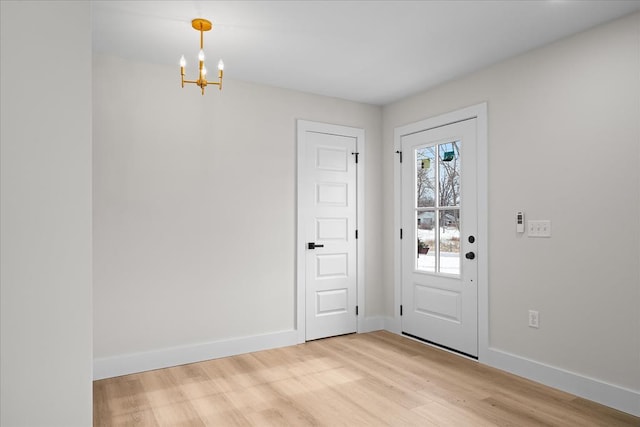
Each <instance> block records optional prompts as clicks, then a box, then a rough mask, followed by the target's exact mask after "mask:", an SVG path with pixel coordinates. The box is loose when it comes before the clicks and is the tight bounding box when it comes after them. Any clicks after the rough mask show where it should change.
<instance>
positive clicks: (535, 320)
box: [529, 310, 540, 328]
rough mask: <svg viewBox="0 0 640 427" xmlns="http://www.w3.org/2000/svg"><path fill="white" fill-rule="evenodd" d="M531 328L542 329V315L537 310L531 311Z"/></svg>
mask: <svg viewBox="0 0 640 427" xmlns="http://www.w3.org/2000/svg"><path fill="white" fill-rule="evenodd" d="M529 326H530V327H531V328H539V327H540V315H539V313H538V312H537V311H536V310H529Z"/></svg>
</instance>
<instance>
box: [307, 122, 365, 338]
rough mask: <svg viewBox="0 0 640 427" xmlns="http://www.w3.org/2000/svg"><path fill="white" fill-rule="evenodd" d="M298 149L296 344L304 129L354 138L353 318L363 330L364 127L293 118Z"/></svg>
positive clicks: (358, 327) (358, 328)
mask: <svg viewBox="0 0 640 427" xmlns="http://www.w3.org/2000/svg"><path fill="white" fill-rule="evenodd" d="M296 128H297V132H296V135H297V141H296V147H297V151H298V155H297V164H296V242H295V244H296V279H295V280H296V286H295V289H296V295H295V301H296V314H295V329H296V331H297V341H298V343H304V342H305V341H306V316H305V315H306V298H305V297H306V262H305V250H306V243H307V242H306V240H305V236H304V231H303V230H304V223H305V219H306V218H307V217H308V215H309V213H308V212H305V211H304V209H303V208H302V207H301V205H300V203H301V201H302V200H303V197H302V191H303V189H304V188H305V186H304V184H305V183H306V176H305V175H304V173H303V172H304V161H305V158H306V155H307V150H306V148H307V147H306V145H305V144H304V134H305V132H318V133H326V134H331V135H341V136H350V137H353V138H355V139H356V152H357V153H358V165H357V167H356V221H357V223H356V229H357V230H358V238H357V239H356V248H357V249H356V252H357V260H356V264H357V267H356V292H357V293H358V295H357V305H358V311H359V314H358V316H357V317H356V328H357V330H356V332H359V331H361V330H363V322H364V313H365V289H364V283H365V282H364V274H365V272H364V252H365V251H364V248H365V244H364V243H365V236H364V234H365V233H364V232H363V231H364V211H365V209H364V206H365V199H364V158H365V133H364V129H361V128H355V127H350V126H342V125H334V124H329V123H322V122H314V121H309V120H302V119H298V120H296Z"/></svg>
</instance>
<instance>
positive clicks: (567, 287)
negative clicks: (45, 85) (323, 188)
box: [383, 14, 640, 410]
mask: <svg viewBox="0 0 640 427" xmlns="http://www.w3.org/2000/svg"><path fill="white" fill-rule="evenodd" d="M639 21H640V14H635V15H634V16H631V17H627V18H624V19H622V20H619V21H616V22H613V23H610V24H608V25H605V26H601V27H598V28H596V29H593V30H591V31H588V32H585V33H582V34H579V35H577V36H574V37H572V38H569V39H566V40H563V41H560V42H558V43H555V44H553V45H550V46H547V47H544V48H542V49H538V50H535V51H532V52H530V53H527V54H524V55H522V56H519V57H517V58H514V59H511V60H508V61H506V62H503V63H501V64H498V65H496V66H493V67H491V68H488V69H486V70H483V71H481V72H478V73H475V74H473V75H470V76H468V77H466V78H463V79H460V80H458V81H454V82H451V83H448V84H445V85H442V86H440V87H438V88H435V89H433V90H430V91H427V92H424V93H421V94H418V95H416V96H413V97H411V98H409V99H406V100H403V101H400V102H398V103H395V104H393V105H389V106H387V107H385V108H384V110H383V117H384V126H383V139H384V144H385V148H384V159H383V162H384V185H385V187H384V199H385V200H392V197H393V191H394V188H393V162H394V160H395V159H394V154H393V151H392V147H393V130H394V128H395V127H397V126H400V125H404V124H406V123H411V122H415V121H418V120H421V119H424V118H428V117H431V116H435V115H438V114H441V113H444V112H448V111H452V110H456V109H459V108H462V107H466V106H468V105H473V104H477V103H480V102H484V101H487V103H488V109H489V112H488V114H489V144H488V150H489V213H488V215H489V236H488V239H489V240H488V243H489V254H488V257H489V301H490V306H489V317H490V325H489V326H490V329H489V339H490V346H491V347H492V348H494V349H497V350H500V351H503V352H506V353H510V354H513V355H516V356H518V357H521V358H524V359H530V360H532V361H535V362H537V363H539V364H543V365H548V366H551V367H554V368H558V369H560V370H566V371H569V372H572V373H576V374H578V375H580V376H583V377H587V378H591V379H595V380H596V381H599V382H602V383H606V384H611V385H615V386H616V387H620V388H622V389H627V390H633V391H635V393H638V392H639V391H640V332H639V331H640V266H639V262H638V261H639V259H640V167H639V166H640V151H639V148H640V128H639V126H640V125H639V122H640V84H639V78H638V76H639V75H640V59H639V56H640V55H639V53H640V32H639V28H640V22H639ZM518 210H523V211H525V213H526V217H527V219H550V220H551V221H552V230H553V236H552V237H551V238H550V239H532V238H527V237H523V236H519V235H516V233H515V226H514V220H515V213H516V212H517V211H518ZM384 227H385V229H384V230H385V231H384V247H385V248H387V249H386V250H385V253H384V258H383V259H384V262H385V266H384V286H385V293H384V300H385V302H386V305H385V311H386V313H388V314H389V315H392V313H393V305H394V304H397V301H394V300H393V256H392V255H393V252H392V248H393V238H394V230H393V207H392V206H390V204H385V211H384ZM480 256H483V255H482V254H481V255H480ZM529 309H535V310H539V312H540V329H532V328H529V327H528V326H527V311H528V310H529ZM636 396H637V394H636ZM635 407H636V410H640V405H638V404H637V403H636V406H635Z"/></svg>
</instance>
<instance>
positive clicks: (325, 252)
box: [299, 131, 357, 340]
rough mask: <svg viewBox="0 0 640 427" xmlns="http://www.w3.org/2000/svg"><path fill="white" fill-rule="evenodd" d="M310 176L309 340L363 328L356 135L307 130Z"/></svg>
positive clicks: (306, 226) (306, 198) (306, 204)
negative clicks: (359, 303)
mask: <svg viewBox="0 0 640 427" xmlns="http://www.w3.org/2000/svg"><path fill="white" fill-rule="evenodd" d="M303 138H304V141H302V143H303V144H304V153H305V154H304V156H305V158H304V171H302V173H303V174H304V180H303V181H302V182H301V183H300V185H302V186H303V188H301V189H302V190H303V191H301V192H300V193H299V194H300V195H301V196H300V197H301V198H302V200H299V203H300V209H302V211H303V212H304V222H303V224H302V229H301V230H300V232H302V233H304V236H305V241H306V242H313V243H314V244H315V245H316V246H315V248H313V249H310V248H308V247H305V253H304V257H305V271H306V275H305V295H306V297H305V313H306V316H305V329H306V336H305V338H306V340H313V339H317V338H324V337H328V336H334V335H341V334H346V333H351V332H355V331H356V328H357V318H356V314H355V311H356V302H357V292H356V289H357V268H356V267H357V265H356V260H357V245H356V240H355V229H356V228H355V227H356V194H357V191H356V184H357V183H356V163H355V156H354V155H353V153H354V152H355V151H356V145H357V144H356V138H355V137H353V136H345V135H335V134H330V133H323V132H317V131H306V132H305V133H304V135H303Z"/></svg>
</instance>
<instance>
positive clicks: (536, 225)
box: [527, 220, 551, 237]
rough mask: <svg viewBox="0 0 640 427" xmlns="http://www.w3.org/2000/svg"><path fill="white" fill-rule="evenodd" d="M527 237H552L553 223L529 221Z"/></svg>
mask: <svg viewBox="0 0 640 427" xmlns="http://www.w3.org/2000/svg"><path fill="white" fill-rule="evenodd" d="M527 235H528V236H529V237H551V221H549V220H529V221H528V222H527Z"/></svg>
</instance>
